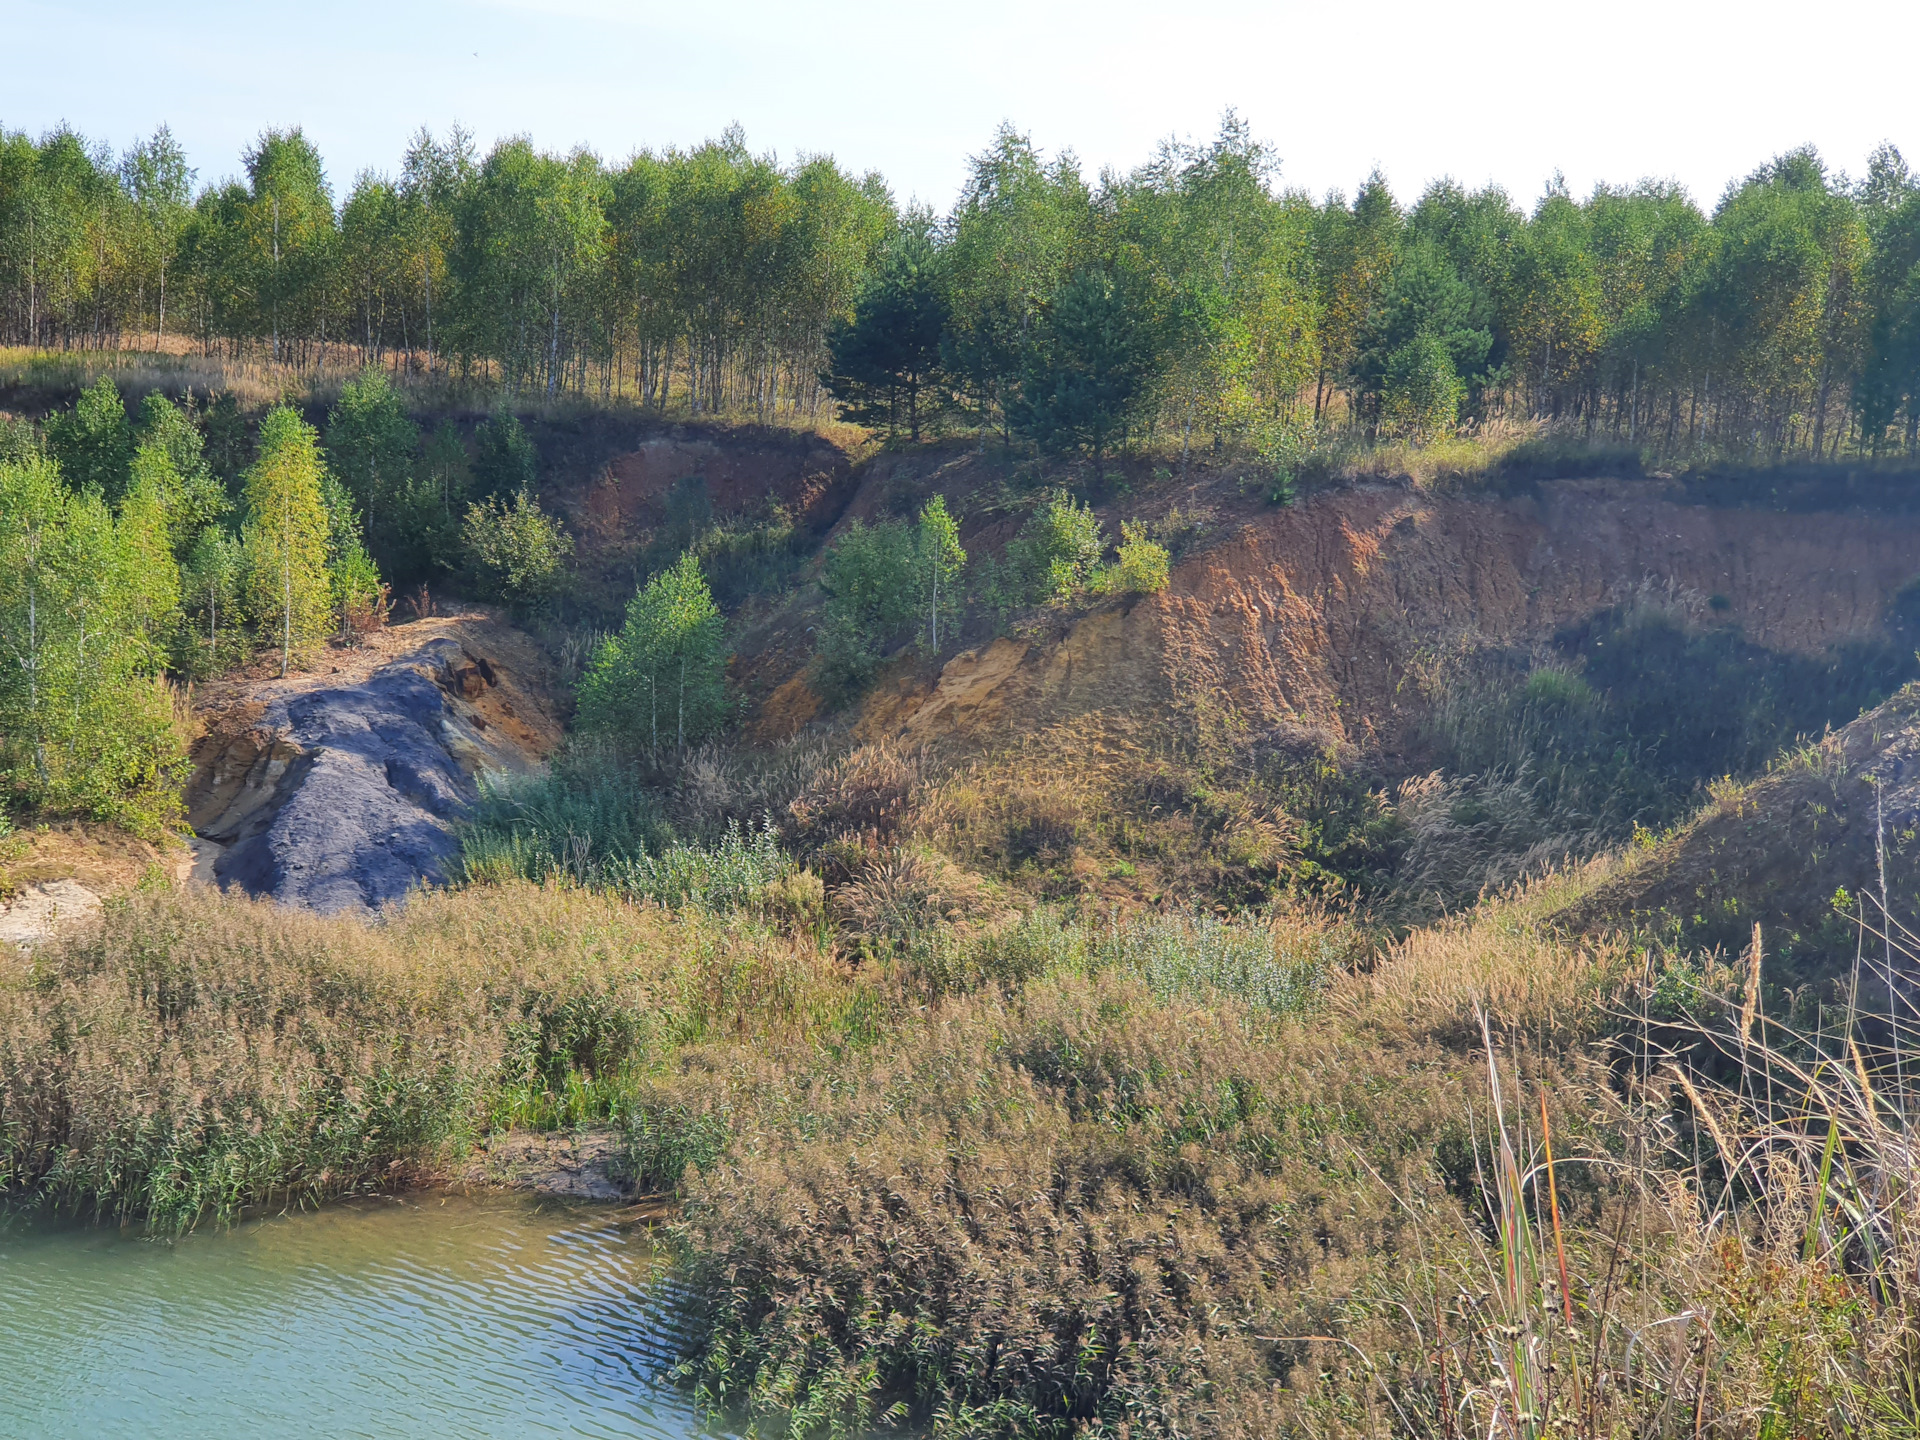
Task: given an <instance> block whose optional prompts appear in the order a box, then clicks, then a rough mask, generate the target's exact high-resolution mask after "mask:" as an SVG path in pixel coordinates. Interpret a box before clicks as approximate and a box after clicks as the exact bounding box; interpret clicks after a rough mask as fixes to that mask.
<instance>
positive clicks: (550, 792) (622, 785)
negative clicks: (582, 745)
mask: <svg viewBox="0 0 1920 1440" xmlns="http://www.w3.org/2000/svg"><path fill="white" fill-rule="evenodd" d="M569 762H570V757H568V756H566V755H563V756H561V757H560V758H559V760H557V761H556V762H555V764H553V765H552V766H551V767H549V768H548V769H546V770H544V771H539V772H536V773H534V774H530V775H505V774H500V775H482V776H481V777H480V781H479V787H480V795H479V799H478V801H477V802H476V803H475V805H474V807H473V809H472V810H471V811H470V812H469V814H468V815H467V817H466V819H465V821H464V822H463V823H462V826H461V832H460V854H461V865H462V868H463V870H464V871H465V874H466V878H467V879H468V880H469V881H472V882H476V883H498V882H500V881H503V880H508V879H514V878H519V879H525V880H534V881H543V880H547V879H551V878H553V877H556V876H565V877H567V878H569V879H571V880H573V881H574V882H575V883H580V884H584V883H586V880H587V878H588V877H589V876H591V875H593V874H595V873H597V869H596V867H598V866H602V865H605V864H608V863H610V862H612V861H616V860H627V859H632V858H634V857H635V856H639V855H645V854H647V853H649V851H658V850H662V849H665V848H666V846H668V845H669V844H671V843H672V840H673V831H672V827H670V826H669V825H668V824H667V823H666V821H665V820H664V819H663V818H662V816H661V813H660V807H659V804H658V803H657V801H656V800H655V799H654V797H653V796H652V794H651V793H650V792H648V791H647V790H645V789H643V788H641V787H640V786H638V785H636V784H634V783H632V782H631V780H630V779H629V778H628V777H627V776H626V775H624V774H623V773H622V772H621V771H620V770H619V769H618V768H616V767H613V766H610V765H608V764H605V763H598V761H597V758H596V763H587V764H579V763H569Z"/></svg>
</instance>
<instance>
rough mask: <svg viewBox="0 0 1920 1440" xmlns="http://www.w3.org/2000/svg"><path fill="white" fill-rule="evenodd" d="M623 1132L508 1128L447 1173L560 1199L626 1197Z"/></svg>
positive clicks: (455, 1179) (457, 1181)
mask: <svg viewBox="0 0 1920 1440" xmlns="http://www.w3.org/2000/svg"><path fill="white" fill-rule="evenodd" d="M622 1160H623V1157H622V1155H621V1150H620V1137H619V1136H618V1135H617V1134H616V1133H615V1132H613V1131H611V1130H561V1131H552V1132H545V1133H535V1132H533V1131H527V1130H509V1131H506V1132H505V1133H503V1134H499V1135H494V1136H492V1137H490V1138H489V1139H488V1140H487V1141H486V1142H485V1143H484V1144H482V1145H481V1146H480V1148H478V1149H477V1150H475V1151H474V1152H473V1153H472V1154H471V1155H469V1156H468V1157H467V1159H466V1160H465V1161H464V1162H462V1163H461V1165H460V1166H459V1167H458V1168H457V1169H456V1170H455V1171H454V1173H453V1174H452V1175H451V1176H449V1177H448V1183H449V1184H451V1185H453V1186H455V1187H457V1188H460V1189H505V1190H531V1191H533V1192H534V1193H535V1194H537V1195H550V1196H552V1197H554V1198H555V1199H560V1200H600V1201H612V1200H626V1199H629V1198H631V1197H632V1195H633V1184H632V1182H631V1181H630V1180H629V1179H627V1178H626V1175H625V1172H624V1169H623V1164H622Z"/></svg>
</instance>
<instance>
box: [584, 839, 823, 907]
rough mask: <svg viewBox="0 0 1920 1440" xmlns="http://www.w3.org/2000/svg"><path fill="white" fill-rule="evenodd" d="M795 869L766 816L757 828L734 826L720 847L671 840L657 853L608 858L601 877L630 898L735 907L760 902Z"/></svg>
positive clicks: (625, 896) (616, 892)
mask: <svg viewBox="0 0 1920 1440" xmlns="http://www.w3.org/2000/svg"><path fill="white" fill-rule="evenodd" d="M792 870H793V861H792V860H790V859H789V858H788V857H787V854H786V852H785V851H783V850H782V849H781V848H780V836H779V832H778V831H777V830H775V829H774V827H773V822H772V821H771V820H766V821H763V822H762V823H761V825H760V828H759V829H757V830H745V831H743V830H742V829H741V828H740V826H739V825H738V824H737V823H736V824H731V825H729V826H728V827H727V831H726V833H725V834H724V835H722V836H721V837H720V841H719V843H718V844H716V845H710V846H709V845H681V844H673V845H669V846H667V847H666V848H665V849H664V850H662V851H660V852H659V853H658V854H654V855H646V854H641V855H635V856H633V857H631V858H628V859H621V860H613V861H610V862H608V864H607V865H606V866H605V867H603V869H602V871H601V876H602V878H603V883H604V884H605V885H606V886H607V888H608V889H610V890H612V891H613V892H614V893H615V894H617V895H620V896H622V897H623V898H625V899H628V900H651V901H654V902H655V903H657V904H661V905H668V906H673V907H676V908H677V907H680V906H693V907H696V908H698V909H701V910H737V909H741V908H744V907H749V906H755V905H758V904H760V903H761V901H762V900H763V898H764V896H765V894H766V891H767V889H768V887H769V886H772V885H774V884H775V883H776V882H778V881H780V880H783V879H785V878H786V876H787V875H788V874H789V873H791V871H792ZM783 898H784V897H783Z"/></svg>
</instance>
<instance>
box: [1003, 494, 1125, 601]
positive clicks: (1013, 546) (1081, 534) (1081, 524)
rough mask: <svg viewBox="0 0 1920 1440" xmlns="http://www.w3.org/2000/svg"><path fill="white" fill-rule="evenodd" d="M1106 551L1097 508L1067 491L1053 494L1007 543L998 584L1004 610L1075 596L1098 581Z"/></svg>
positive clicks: (1105, 541) (1105, 540)
mask: <svg viewBox="0 0 1920 1440" xmlns="http://www.w3.org/2000/svg"><path fill="white" fill-rule="evenodd" d="M1106 548H1107V538H1106V535H1105V533H1104V532H1103V531H1102V530H1101V528H1100V520H1099V518H1098V517H1097V516H1096V515H1095V514H1094V513H1093V510H1092V507H1090V506H1087V505H1082V504H1080V503H1079V502H1077V501H1076V500H1074V498H1073V497H1072V496H1071V495H1068V494H1066V493H1065V492H1064V491H1062V492H1058V493H1055V494H1052V495H1049V496H1048V497H1046V499H1045V501H1044V502H1043V503H1042V504H1041V505H1040V507H1039V508H1038V509H1037V510H1035V511H1034V512H1033V515H1032V517H1031V518H1030V519H1029V520H1028V521H1027V523H1026V525H1025V526H1024V527H1022V529H1021V531H1020V533H1019V534H1018V535H1017V536H1015V537H1014V538H1013V540H1012V541H1011V542H1009V543H1008V545H1007V549H1006V554H1005V556H1004V558H1003V560H1002V563H1001V567H1000V574H999V575H998V577H997V584H996V586H995V589H996V591H997V596H996V598H997V600H998V602H999V606H1000V608H1001V609H1003V610H1008V609H1014V608H1016V607H1018V606H1023V605H1044V604H1046V603H1047V602H1049V601H1052V600H1064V599H1068V598H1070V597H1071V596H1073V595H1075V594H1077V593H1078V592H1079V591H1080V589H1081V588H1082V587H1083V586H1085V585H1086V583H1087V581H1088V580H1089V579H1090V578H1091V577H1092V575H1093V573H1094V569H1095V567H1096V566H1098V565H1099V563H1100V556H1101V555H1102V554H1103V553H1104V552H1105V550H1106Z"/></svg>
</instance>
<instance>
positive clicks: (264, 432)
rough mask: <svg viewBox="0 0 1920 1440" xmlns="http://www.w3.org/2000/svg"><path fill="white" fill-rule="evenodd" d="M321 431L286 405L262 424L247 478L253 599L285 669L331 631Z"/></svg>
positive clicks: (244, 539)
mask: <svg viewBox="0 0 1920 1440" xmlns="http://www.w3.org/2000/svg"><path fill="white" fill-rule="evenodd" d="M321 475H322V468H321V464H320V450H319V436H318V435H317V434H316V433H315V432H314V429H313V427H312V426H311V425H308V424H307V423H306V422H305V421H303V420H302V419H301V418H300V416H299V414H298V412H296V411H294V410H292V409H291V408H289V407H287V406H285V405H282V406H278V407H276V408H275V409H273V410H270V411H268V412H267V417H266V419H265V420H263V421H262V422H261V424H260V453H259V458H258V459H256V460H255V461H254V462H253V464H252V465H250V466H249V467H248V468H247V473H246V476H245V478H244V482H243V498H244V503H245V506H246V523H245V524H244V526H243V527H242V529H241V544H242V545H243V546H244V548H245V551H246V571H247V604H248V609H249V610H250V611H251V613H252V614H253V616H254V617H255V619H256V622H257V623H258V624H259V625H260V627H261V634H262V637H263V638H265V637H268V636H271V637H272V638H273V639H275V640H277V641H278V643H279V646H280V673H281V674H282V675H285V674H286V673H287V671H288V670H289V669H291V668H292V665H293V660H294V657H295V656H296V655H297V654H299V653H300V652H302V651H304V650H305V649H307V648H308V647H309V646H311V645H313V644H315V643H316V642H318V641H319V640H320V639H321V638H322V637H323V636H325V634H326V633H327V626H328V618H329V612H330V611H331V609H332V604H331V600H332V595H331V588H330V586H329V583H328V576H327V542H328V537H329V532H330V526H329V523H328V517H327V509H326V503H325V501H324V499H323V494H322V488H321Z"/></svg>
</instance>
